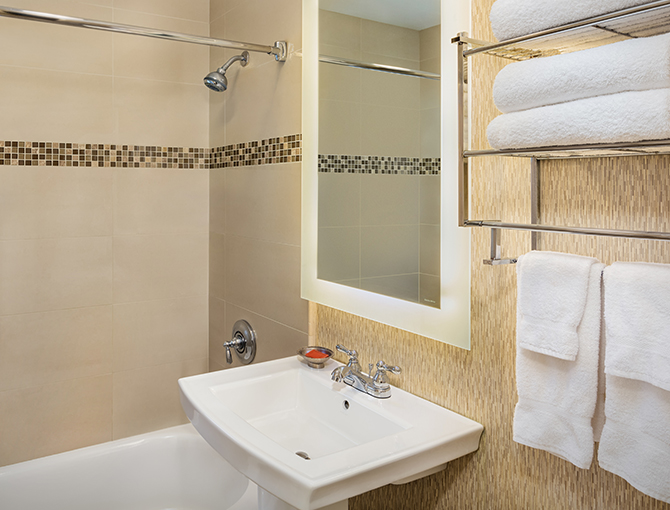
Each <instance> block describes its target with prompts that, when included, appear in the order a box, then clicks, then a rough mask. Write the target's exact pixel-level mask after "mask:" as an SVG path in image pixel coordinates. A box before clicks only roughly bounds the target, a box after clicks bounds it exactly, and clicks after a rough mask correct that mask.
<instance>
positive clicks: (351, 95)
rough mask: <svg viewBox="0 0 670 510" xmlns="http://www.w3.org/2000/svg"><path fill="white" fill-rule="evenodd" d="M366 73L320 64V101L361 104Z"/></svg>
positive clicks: (350, 68)
mask: <svg viewBox="0 0 670 510" xmlns="http://www.w3.org/2000/svg"><path fill="white" fill-rule="evenodd" d="M332 56H335V55H332ZM364 73H365V71H363V70H362V69H355V68H353V67H345V66H338V65H334V64H327V63H325V62H321V63H320V64H319V99H324V100H331V101H349V102H353V103H357V102H360V101H361V77H362V75H363V74H364ZM379 74H381V73H379Z"/></svg>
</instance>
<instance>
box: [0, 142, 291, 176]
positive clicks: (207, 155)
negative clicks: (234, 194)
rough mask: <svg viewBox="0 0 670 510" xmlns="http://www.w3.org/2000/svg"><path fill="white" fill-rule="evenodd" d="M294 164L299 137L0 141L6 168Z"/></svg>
mask: <svg viewBox="0 0 670 510" xmlns="http://www.w3.org/2000/svg"><path fill="white" fill-rule="evenodd" d="M296 161H298V162H299V161H302V135H300V134H298V135H288V136H280V137H277V138H269V139H267V140H256V141H251V142H245V143H238V144H233V145H226V146H224V147H216V148H209V147H160V146H148V145H147V146H144V145H112V144H84V143H61V142H25V141H1V140H0V165H11V166H83V167H118V168H179V169H196V170H207V169H209V168H228V167H235V166H251V165H272V164H276V163H290V162H296Z"/></svg>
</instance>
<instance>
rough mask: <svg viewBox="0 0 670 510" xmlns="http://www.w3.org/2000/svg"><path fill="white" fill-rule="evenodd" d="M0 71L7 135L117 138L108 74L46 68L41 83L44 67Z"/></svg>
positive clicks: (47, 138) (84, 140)
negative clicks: (46, 79)
mask: <svg viewBox="0 0 670 510" xmlns="http://www.w3.org/2000/svg"><path fill="white" fill-rule="evenodd" d="M61 28H62V27H61ZM71 30H74V29H71ZM0 75H1V76H2V80H0V97H4V98H6V100H5V101H4V102H3V107H2V110H3V111H2V118H3V121H2V127H3V138H4V139H5V140H30V141H39V140H44V141H69V142H73V143H90V142H91V140H95V141H97V142H98V143H114V142H115V137H116V136H115V133H116V124H115V121H114V112H113V103H112V83H113V79H112V77H111V76H105V75H94V74H81V73H70V72H62V71H49V72H48V76H49V79H48V81H47V82H46V84H45V80H44V76H45V71H44V70H43V69H32V68H25V67H11V66H0Z"/></svg>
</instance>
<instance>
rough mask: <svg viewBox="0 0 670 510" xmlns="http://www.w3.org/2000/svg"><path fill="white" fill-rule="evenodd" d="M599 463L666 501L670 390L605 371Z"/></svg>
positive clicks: (669, 478)
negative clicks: (603, 422)
mask: <svg viewBox="0 0 670 510" xmlns="http://www.w3.org/2000/svg"><path fill="white" fill-rule="evenodd" d="M606 378H607V399H606V400H605V415H606V421H605V428H604V429H603V433H602V437H601V439H600V446H599V448H598V463H599V464H600V467H601V468H603V469H605V470H607V471H609V472H611V473H614V474H615V475H618V476H620V477H621V478H623V479H624V480H626V481H627V482H628V483H630V484H631V485H632V486H633V487H635V488H636V489H638V490H640V491H642V492H644V493H645V494H648V495H649V496H651V497H653V498H656V499H660V500H661V501H665V502H666V503H670V471H669V470H670V427H669V426H668V423H669V422H670V392H668V391H665V390H662V389H660V388H658V387H656V386H653V385H651V384H649V383H645V382H642V381H637V380H634V379H624V378H621V377H616V376H614V375H609V374H608V375H607V376H606Z"/></svg>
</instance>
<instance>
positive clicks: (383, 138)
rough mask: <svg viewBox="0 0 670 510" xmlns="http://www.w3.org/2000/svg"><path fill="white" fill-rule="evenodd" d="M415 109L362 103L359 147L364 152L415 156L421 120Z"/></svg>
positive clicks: (417, 151)
mask: <svg viewBox="0 0 670 510" xmlns="http://www.w3.org/2000/svg"><path fill="white" fill-rule="evenodd" d="M420 117H421V116H420V113H419V111H418V110H408V109H405V108H390V107H383V106H373V105H367V104H363V106H362V109H361V118H362V122H361V149H362V151H363V153H364V154H383V155H385V156H400V157H406V158H418V157H420V156H421V146H420V132H421V131H420V129H421V127H420V126H421V119H420Z"/></svg>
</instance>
